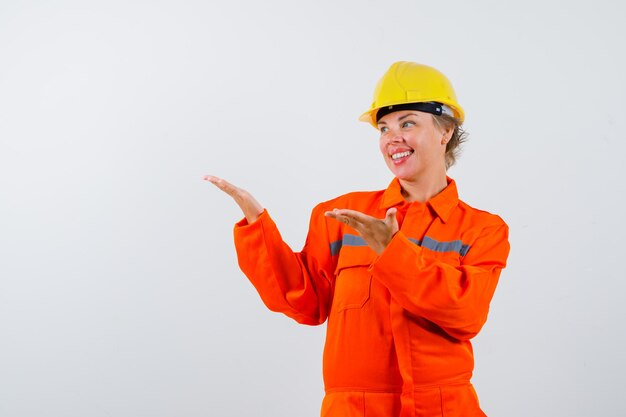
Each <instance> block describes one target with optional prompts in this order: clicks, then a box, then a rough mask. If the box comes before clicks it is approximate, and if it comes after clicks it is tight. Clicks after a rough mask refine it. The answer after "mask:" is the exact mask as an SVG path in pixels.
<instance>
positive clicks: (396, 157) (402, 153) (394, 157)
mask: <svg viewBox="0 0 626 417" xmlns="http://www.w3.org/2000/svg"><path fill="white" fill-rule="evenodd" d="M412 153H413V152H411V151H405V152H400V153H394V154H393V155H391V159H394V160H395V159H400V158H404V157H405V156H409V155H411V154H412Z"/></svg>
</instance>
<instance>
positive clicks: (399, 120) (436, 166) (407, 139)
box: [378, 110, 452, 181]
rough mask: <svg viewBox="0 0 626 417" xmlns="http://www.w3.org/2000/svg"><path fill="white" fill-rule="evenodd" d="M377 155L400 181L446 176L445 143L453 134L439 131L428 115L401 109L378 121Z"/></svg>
mask: <svg viewBox="0 0 626 417" xmlns="http://www.w3.org/2000/svg"><path fill="white" fill-rule="evenodd" d="M378 130H379V131H380V152H381V153H382V154H383V157H384V158H385V163H386V164H387V166H388V167H389V169H390V170H391V172H392V173H393V174H394V175H395V176H396V177H397V178H398V179H401V180H408V181H410V180H416V179H418V178H420V177H422V176H425V175H426V176H428V175H438V174H440V173H441V170H442V169H443V172H444V173H445V166H446V165H445V152H446V144H447V143H448V141H449V140H450V137H451V136H452V131H449V132H442V131H441V130H440V129H439V128H438V127H437V125H436V124H435V122H434V120H433V117H432V115H431V114H430V113H424V112H420V111H415V110H403V111H397V112H394V113H389V114H387V115H385V116H383V117H382V118H381V119H380V120H379V121H378Z"/></svg>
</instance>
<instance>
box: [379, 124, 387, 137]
mask: <svg viewBox="0 0 626 417" xmlns="http://www.w3.org/2000/svg"><path fill="white" fill-rule="evenodd" d="M388 131H389V128H388V127H387V126H383V127H381V128H380V133H382V134H383V135H384V134H385V133H387V132H388Z"/></svg>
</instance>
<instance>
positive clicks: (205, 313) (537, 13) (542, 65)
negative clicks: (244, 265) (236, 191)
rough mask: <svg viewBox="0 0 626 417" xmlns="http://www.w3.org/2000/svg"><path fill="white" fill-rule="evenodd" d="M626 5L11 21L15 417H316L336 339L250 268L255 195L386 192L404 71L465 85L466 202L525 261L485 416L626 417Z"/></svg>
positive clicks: (135, 12)
mask: <svg viewBox="0 0 626 417" xmlns="http://www.w3.org/2000/svg"><path fill="white" fill-rule="evenodd" d="M624 15H625V10H624V6H623V5H622V3H621V2H618V1H608V0H597V1H593V2H583V1H562V2H559V1H549V0H548V1H519V2H515V3H512V2H511V3H509V2H497V1H473V2H468V1H451V0H449V1H445V2H433V1H384V2H381V1H369V0H368V1H356V0H350V1H315V2H298V1H287V0H284V1H276V0H267V1H258V2H257V1H251V0H250V1H245V2H241V1H239V2H237V1H228V2H227V1H220V2H212V1H180V0H179V1H128V0H126V1H111V0H109V1H100V2H93V1H54V2H51V1H12V0H3V1H1V2H0V416H1V417H30V416H33V417H34V416H37V417H39V416H54V417H56V416H58V417H73V416H76V417H78V416H80V417H84V416H90V417H113V416H116V417H117V416H128V417H131V416H132V417H135V416H150V417H157V416H272V417H280V416H316V415H318V414H319V407H320V403H321V399H322V396H323V384H322V378H321V356H322V346H323V338H324V330H325V328H324V326H320V327H315V328H313V327H307V326H299V325H297V324H296V323H295V322H292V321H290V320H289V319H287V318H286V317H283V316H281V315H278V314H274V313H270V312H269V311H267V310H266V309H265V307H264V306H263V305H262V303H261V301H260V300H259V297H258V296H257V294H256V293H255V292H254V289H253V288H252V286H251V285H250V284H249V282H248V281H247V279H246V278H245V277H244V276H243V274H242V273H241V272H240V271H239V269H238V267H237V263H236V259H235V255H234V248H233V243H232V227H233V224H234V222H235V221H237V220H238V219H239V218H240V213H239V212H238V209H237V207H236V206H235V204H234V203H233V202H232V201H230V200H229V199H228V198H227V197H226V196H225V195H223V194H221V193H220V192H219V191H218V190H216V189H215V188H213V187H212V186H211V185H210V184H208V183H206V182H204V181H202V180H201V177H202V175H204V174H207V173H211V174H215V175H220V176H223V177H225V178H227V179H229V180H231V181H232V182H235V183H236V184H239V185H241V186H244V187H246V188H247V189H249V190H250V191H252V192H253V193H254V194H255V195H256V196H257V197H258V199H259V200H260V201H261V202H262V203H263V204H264V205H265V206H266V207H267V208H268V209H269V210H270V212H271V213H272V216H273V217H274V218H275V220H276V221H277V223H278V224H279V226H280V228H281V230H282V232H283V237H284V238H285V240H286V241H287V242H289V243H290V244H291V245H292V247H293V248H294V249H299V248H300V247H301V246H302V244H303V242H304V238H305V235H306V230H307V225H308V219H309V213H310V210H311V208H312V207H313V206H314V205H315V204H316V203H317V202H320V201H322V200H327V199H329V198H332V197H334V196H336V195H339V194H342V193H345V192H348V191H354V190H368V189H369V190H371V189H381V188H384V187H386V185H387V184H388V182H389V181H390V179H391V176H390V174H389V173H388V172H387V169H386V167H385V165H384V163H383V161H382V159H381V157H380V156H379V155H378V151H377V134H376V131H375V130H374V129H372V128H371V127H370V126H368V125H366V124H363V123H360V122H358V121H357V120H356V118H357V116H358V115H359V114H360V113H361V112H362V111H364V110H366V109H367V107H368V106H369V104H370V102H371V97H372V92H373V89H374V86H375V83H376V81H377V80H378V78H379V77H380V76H381V75H382V74H383V73H384V71H385V70H386V69H387V68H388V66H389V65H390V64H391V63H392V62H393V61H396V60H411V61H418V62H423V63H426V64H429V65H432V66H434V67H436V68H438V69H440V70H441V71H443V72H444V73H445V74H446V75H448V77H449V78H450V79H451V80H452V82H453V84H454V85H455V88H456V90H457V94H458V97H459V100H460V102H461V104H462V105H463V106H464V107H465V110H466V112H467V122H466V127H467V129H468V131H469V132H470V134H471V137H470V141H469V142H468V143H467V144H466V146H465V151H464V153H463V155H462V157H461V158H460V160H459V162H458V165H457V166H456V167H454V168H453V169H452V170H451V171H450V173H449V174H450V175H451V176H452V177H454V178H455V179H456V180H457V183H458V185H459V189H460V193H461V198H462V199H464V200H465V201H466V202H468V203H469V204H471V205H474V206H476V207H479V208H482V209H486V210H488V211H491V212H495V213H498V214H500V215H501V216H502V217H503V218H504V219H505V220H506V221H507V222H508V223H509V225H510V228H511V236H510V239H511V245H512V251H511V255H510V258H509V267H508V268H507V269H506V270H505V271H504V273H503V275H502V279H501V283H500V286H499V288H498V290H497V292H496V296H495V299H494V301H493V303H492V309H491V315H490V319H489V321H488V323H487V325H486V326H485V328H484V330H483V331H482V333H481V334H480V335H479V336H478V337H477V338H476V339H475V344H474V346H475V353H476V361H477V366H476V373H475V378H474V383H475V385H476V388H477V391H478V393H479V396H480V399H481V404H482V407H483V408H484V410H485V411H486V412H487V414H489V415H490V416H492V417H493V416H506V417H517V416H519V417H522V416H523V417H528V416H550V417H554V416H568V417H571V416H605V417H609V416H624V415H625V414H626V403H625V402H624V400H623V396H624V393H623V384H624V381H623V375H624V374H625V373H626V359H625V356H624V345H625V342H626V326H625V325H624V318H625V317H626V314H625V309H624V306H623V305H624V295H623V294H624V291H625V290H626V285H625V284H624V282H625V279H626V276H625V275H626V274H625V273H624V270H623V269H622V267H623V263H624V249H625V248H624V246H622V245H623V244H624V234H625V233H626V230H625V229H626V227H625V226H626V225H625V221H624V214H623V213H624V209H623V207H622V205H623V204H622V203H623V201H624V190H625V187H624V176H625V174H626V172H625V168H624V166H625V163H626V156H625V155H626V146H625V145H624V141H625V138H624V134H623V132H624V131H625V130H626V125H625V119H624V113H625V110H626V109H625V106H624V99H623V97H624V96H625V93H626V89H625V81H624V79H625V77H624V74H625V73H626V61H625V57H624V46H623V42H624V39H626V30H625V29H624V24H623V17H624Z"/></svg>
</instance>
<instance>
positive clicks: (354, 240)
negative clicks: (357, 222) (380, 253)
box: [330, 235, 367, 256]
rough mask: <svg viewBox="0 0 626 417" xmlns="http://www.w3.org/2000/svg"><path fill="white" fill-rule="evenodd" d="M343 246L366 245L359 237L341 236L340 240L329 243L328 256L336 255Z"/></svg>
mask: <svg viewBox="0 0 626 417" xmlns="http://www.w3.org/2000/svg"><path fill="white" fill-rule="evenodd" d="M343 246H367V243H365V240H363V238H362V237H361V236H356V235H343V238H342V239H341V240H336V241H334V242H331V243H330V256H335V255H337V254H338V253H339V251H340V250H341V248H342V247H343Z"/></svg>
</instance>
